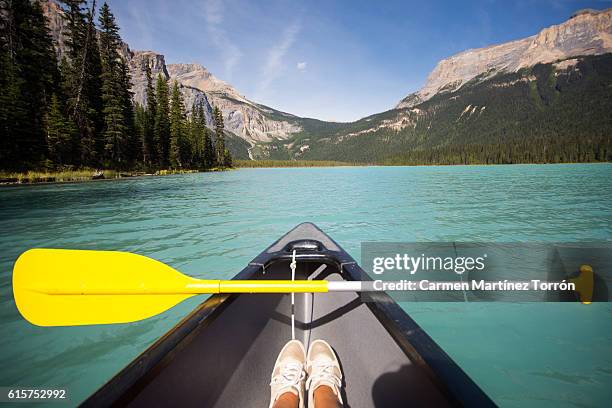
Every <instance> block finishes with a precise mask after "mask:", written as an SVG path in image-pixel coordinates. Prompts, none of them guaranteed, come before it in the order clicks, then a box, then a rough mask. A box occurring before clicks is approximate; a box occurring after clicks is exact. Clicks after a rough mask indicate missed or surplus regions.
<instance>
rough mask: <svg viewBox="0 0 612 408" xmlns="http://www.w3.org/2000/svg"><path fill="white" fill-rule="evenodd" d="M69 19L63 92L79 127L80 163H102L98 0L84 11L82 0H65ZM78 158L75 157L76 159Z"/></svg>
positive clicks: (71, 115) (69, 109)
mask: <svg viewBox="0 0 612 408" xmlns="http://www.w3.org/2000/svg"><path fill="white" fill-rule="evenodd" d="M62 3H63V4H64V5H65V7H64V16H65V18H66V27H67V29H68V30H67V40H66V45H67V47H68V64H67V67H66V68H67V69H64V70H63V73H64V93H65V94H66V95H67V96H68V111H69V114H70V117H71V118H72V119H73V120H74V122H75V123H76V126H77V128H78V130H79V147H78V149H79V157H78V159H77V160H78V162H80V164H84V165H90V166H95V165H97V164H99V157H98V156H97V155H98V153H99V152H100V151H101V150H102V147H103V145H104V140H103V138H102V137H101V136H100V133H101V128H102V126H103V124H104V120H103V117H102V96H101V88H102V86H101V80H100V77H101V70H102V69H101V62H100V51H99V49H98V43H97V40H96V29H95V24H94V17H95V16H94V14H95V3H96V2H95V0H93V1H92V6H91V9H90V10H84V9H83V6H84V5H86V2H85V1H83V0H62ZM75 161H76V160H75Z"/></svg>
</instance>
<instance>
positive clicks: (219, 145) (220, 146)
mask: <svg viewBox="0 0 612 408" xmlns="http://www.w3.org/2000/svg"><path fill="white" fill-rule="evenodd" d="M213 117H214V118H215V151H216V152H215V155H216V161H217V164H218V165H219V166H221V167H225V135H224V134H223V130H224V124H223V113H222V112H221V109H219V108H218V107H216V106H215V107H214V109H213Z"/></svg>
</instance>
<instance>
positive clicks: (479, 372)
mask: <svg viewBox="0 0 612 408" xmlns="http://www.w3.org/2000/svg"><path fill="white" fill-rule="evenodd" d="M303 221H312V222H314V223H316V224H317V225H318V226H319V227H320V228H322V229H323V230H324V231H325V232H327V233H328V234H330V235H331V236H332V237H333V238H334V239H335V240H336V241H337V242H339V243H340V244H341V245H342V246H343V247H344V248H345V249H346V250H347V251H348V252H350V253H351V254H352V255H353V256H354V257H355V258H357V259H359V255H360V254H359V250H360V243H361V242H362V241H409V242H414V241H478V242H486V241H496V242H519V241H525V242H568V241H594V240H604V241H610V240H612V165H608V164H599V165H517V166H488V167H485V166H455V167H361V168H359V167H352V168H309V169H299V168H294V169H244V170H237V171H230V172H224V173H202V174H189V175H180V176H166V177H151V178H138V179H128V180H120V181H102V182H93V183H83V184H63V185H40V186H28V187H15V188H13V187H7V188H2V189H0V248H1V252H0V367H1V369H0V386H22V387H43V386H44V387H67V388H68V390H69V392H70V393H71V394H72V396H73V403H74V402H78V401H80V400H82V399H84V398H86V397H87V396H88V395H89V394H90V393H91V392H93V391H94V390H95V389H96V388H97V387H99V386H101V385H102V384H103V383H104V382H105V381H106V380H107V379H109V378H110V377H111V376H112V375H113V374H115V373H116V372H117V371H118V370H120V369H121V368H122V367H124V366H125V365H126V364H127V363H128V362H129V361H130V360H132V359H133V358H134V357H136V356H137V355H138V354H139V353H140V352H142V351H143V350H144V349H145V348H146V347H147V346H148V345H150V344H151V343H152V342H154V341H155V340H156V339H157V338H159V337H160V336H161V335H162V334H163V333H165V332H166V331H167V330H168V329H170V328H171V327H172V326H173V325H174V324H176V323H177V321H178V320H180V319H181V317H183V316H184V315H185V314H186V313H188V312H189V311H190V310H192V309H193V308H194V307H195V306H196V305H197V304H198V303H199V302H200V301H201V299H202V298H196V299H193V300H189V301H187V302H184V303H183V304H181V305H179V306H177V307H175V308H173V309H172V310H170V311H168V312H166V313H163V314H162V315H160V316H157V317H154V318H151V319H148V320H145V321H142V322H138V323H134V324H126V325H112V326H93V327H69V328H66V327H62V328H42V327H35V326H32V325H30V324H28V323H27V322H25V321H24V320H23V319H22V318H21V317H20V316H19V314H18V312H17V310H16V308H15V304H14V301H13V297H12V289H11V270H12V266H13V263H14V261H15V259H16V258H17V256H18V255H19V254H20V253H21V252H22V251H25V250H26V249H28V248H32V247H56V248H77V249H79V248H80V249H106V250H120V251H130V252H135V253H138V254H143V255H147V256H150V257H153V258H155V259H158V260H160V261H163V262H165V263H168V264H169V265H171V266H173V267H175V268H177V269H178V270H180V271H182V272H184V273H186V274H190V275H193V276H195V277H201V278H204V277H208V278H231V277H232V276H233V275H235V274H236V273H237V272H238V271H240V270H241V269H242V268H243V267H244V266H245V265H246V264H247V263H248V262H249V261H250V260H251V259H252V258H253V257H254V256H255V255H257V254H258V253H259V252H260V251H262V250H263V249H264V248H265V247H266V246H268V245H269V244H270V243H272V242H273V241H274V240H276V239H277V238H278V237H279V236H280V235H282V234H283V233H285V232H287V231H288V230H289V229H291V228H292V227H293V226H295V225H296V224H298V223H300V222H303ZM402 307H404V309H405V310H406V311H407V312H408V313H410V314H411V315H412V316H413V317H414V318H415V319H416V320H417V321H418V323H420V324H421V325H422V326H423V327H424V329H425V330H426V331H427V332H428V333H429V334H430V335H431V336H432V337H433V338H434V339H435V340H436V341H437V342H438V343H439V344H440V345H441V346H442V347H443V348H444V349H445V350H446V351H447V352H448V353H449V354H450V355H451V357H453V358H454V359H455V361H457V363H458V364H459V365H460V366H462V367H463V368H464V370H465V371H466V372H467V373H468V374H469V375H470V376H471V377H472V378H473V379H474V380H475V381H476V382H477V383H478V384H479V385H480V386H481V387H482V388H483V389H484V390H485V391H486V392H487V393H488V394H489V395H490V396H491V397H492V398H493V399H494V400H495V401H496V402H497V403H498V404H500V405H503V406H538V407H539V406H549V407H560V406H580V407H585V406H605V405H607V404H608V403H609V400H610V396H611V391H610V390H611V388H612V324H611V322H612V307H611V306H610V305H609V304H592V305H590V306H588V307H586V306H582V305H579V304H544V303H537V304H502V303H480V304H462V303H436V304H432V303H427V304H425V303H410V304H402ZM262 392H265V390H262Z"/></svg>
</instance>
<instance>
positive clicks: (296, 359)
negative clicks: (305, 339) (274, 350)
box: [269, 340, 306, 408]
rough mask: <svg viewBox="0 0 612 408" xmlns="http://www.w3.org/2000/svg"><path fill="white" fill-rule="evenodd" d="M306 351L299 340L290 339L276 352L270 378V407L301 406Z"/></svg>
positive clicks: (292, 407) (297, 407) (290, 407)
mask: <svg viewBox="0 0 612 408" xmlns="http://www.w3.org/2000/svg"><path fill="white" fill-rule="evenodd" d="M305 362H306V352H305V351H304V345H303V344H302V342H301V341H298V340H291V341H289V342H288V343H287V344H285V347H283V349H282V350H281V351H280V353H279V354H278V358H277V359H276V363H274V369H273V370H272V376H271V378H270V405H269V407H270V408H303V407H304V383H305V378H306V372H305V371H304V363H305Z"/></svg>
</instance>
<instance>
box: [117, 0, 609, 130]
mask: <svg viewBox="0 0 612 408" xmlns="http://www.w3.org/2000/svg"><path fill="white" fill-rule="evenodd" d="M378 3H379V2H378V1H372V0H371V1H358V0H354V1H324V0H322V1H316V0H315V1H304V2H298V1H295V2H294V1H287V0H257V1H246V0H200V1H185V0H172V1H167V0H129V1H125V0H110V1H109V4H110V6H111V10H113V12H114V13H115V15H116V17H117V20H118V22H119V24H120V27H121V35H122V36H123V39H124V40H125V41H127V42H128V43H129V44H130V46H131V48H132V49H137V50H142V49H147V50H154V51H157V52H159V53H161V54H164V55H165V56H166V62H167V63H175V62H198V63H201V64H202V65H204V66H205V67H206V68H208V69H209V70H210V71H211V72H212V73H213V74H214V75H215V76H216V77H218V78H220V79H222V80H225V81H227V82H229V83H230V84H232V85H233V86H234V87H235V88H236V89H237V90H238V91H239V92H241V93H242V94H243V95H245V96H246V97H247V98H249V99H251V100H253V101H256V102H259V103H263V104H265V105H268V106H271V107H273V108H276V109H279V110H282V111H285V112H290V113H293V114H296V115H299V116H307V117H314V118H318V119H323V120H336V121H350V120H355V119H358V118H361V117H363V116H367V115H369V114H372V113H376V112H381V111H385V110H387V109H390V108H391V107H393V106H394V105H395V104H396V103H397V102H398V101H399V100H400V99H401V98H403V97H404V96H406V95H407V94H409V93H411V92H413V91H415V90H418V89H419V88H420V87H421V86H422V85H423V83H424V82H425V79H426V78H427V75H428V73H429V72H430V71H431V70H432V69H433V68H434V66H435V65H436V63H437V62H438V61H439V60H440V59H443V58H445V57H448V56H450V55H453V54H455V53H457V52H460V51H463V50H465V49H468V48H477V47H484V46H487V45H491V44H496V43H501V42H505V41H509V40H514V39H518V38H522V37H526V36H529V35H532V34H535V33H537V32H538V31H539V30H541V29H542V28H544V27H548V26H550V25H552V24H558V23H561V22H563V21H564V20H566V19H567V18H569V16H570V15H571V14H572V13H573V12H574V11H576V10H579V9H582V8H595V9H603V8H607V7H612V1H565V0H540V1H528V0H521V1H493V0H485V1H435V0H433V1H427V0H421V1H388V2H380V3H382V4H378Z"/></svg>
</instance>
